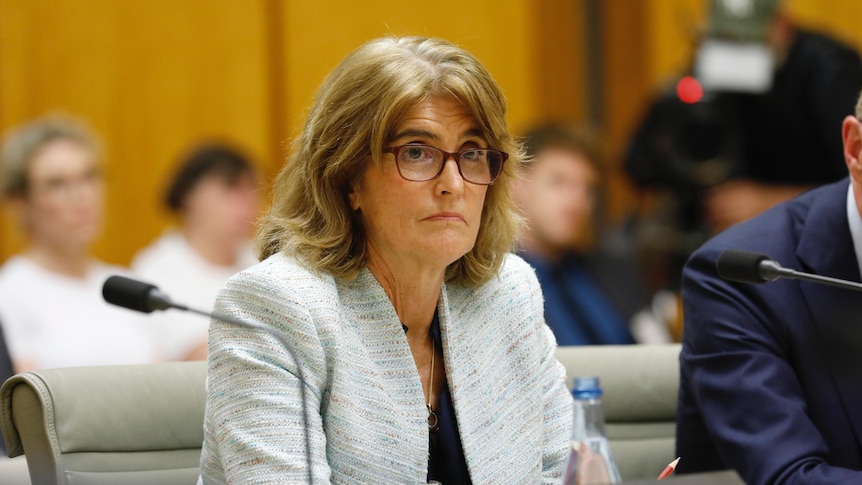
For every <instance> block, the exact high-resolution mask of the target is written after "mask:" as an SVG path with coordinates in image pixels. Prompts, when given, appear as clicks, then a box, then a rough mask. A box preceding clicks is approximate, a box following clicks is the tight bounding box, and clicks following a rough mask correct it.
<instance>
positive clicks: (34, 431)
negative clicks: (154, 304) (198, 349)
mask: <svg viewBox="0 0 862 485" xmlns="http://www.w3.org/2000/svg"><path fill="white" fill-rule="evenodd" d="M205 380H206V363H205V362H171V363H164V364H154V365H129V366H98V367H80V368H68V369H49V370H41V371H32V372H24V373H21V374H18V375H16V376H14V377H12V378H11V379H9V380H8V381H6V383H5V384H3V387H2V388H0V399H2V421H0V426H2V430H3V436H4V438H5V440H6V447H7V450H8V454H9V456H10V457H14V456H18V455H21V454H22V453H23V454H26V456H27V466H28V468H29V471H30V479H31V480H32V483H33V484H35V485H42V484H64V485H66V484H67V485H97V484H118V483H122V484H153V483H159V484H168V485H170V484H186V485H192V484H194V483H195V482H196V480H197V476H198V470H199V461H200V453H201V443H202V442H203V416H204V402H205V389H204V388H205Z"/></svg>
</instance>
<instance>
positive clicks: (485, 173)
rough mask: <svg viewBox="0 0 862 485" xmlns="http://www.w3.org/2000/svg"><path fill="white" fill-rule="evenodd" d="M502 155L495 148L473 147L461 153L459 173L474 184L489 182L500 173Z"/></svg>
mask: <svg viewBox="0 0 862 485" xmlns="http://www.w3.org/2000/svg"><path fill="white" fill-rule="evenodd" d="M501 168H503V155H502V153H500V152H498V151H496V150H489V149H484V148H482V149H479V148H477V149H475V150H467V151H466V152H463V153H462V154H461V174H462V175H463V176H464V180H467V181H468V182H473V183H474V184H484V185H487V184H490V183H493V182H494V180H496V179H497V177H498V176H499V175H500V169H501Z"/></svg>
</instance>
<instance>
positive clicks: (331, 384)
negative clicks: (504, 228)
mask: <svg viewBox="0 0 862 485" xmlns="http://www.w3.org/2000/svg"><path fill="white" fill-rule="evenodd" d="M438 305H439V306H438V314H439V320H440V329H441V332H442V339H443V355H444V359H445V365H446V375H447V379H448V385H449V388H450V389H451V393H452V400H453V403H454V407H455V412H456V416H457V419H458V426H459V430H460V434H461V441H462V443H463V447H464V455H465V458H466V461H467V467H468V469H469V471H470V476H471V478H472V481H473V483H474V484H499V483H518V484H538V483H554V484H556V483H559V482H560V481H561V476H562V472H563V466H564V462H565V460H566V450H567V448H568V441H569V437H570V427H571V420H572V400H571V397H570V395H569V393H568V392H567V390H566V387H565V382H564V376H565V371H564V369H563V367H562V366H561V365H560V364H559V363H558V362H557V361H556V360H555V359H554V348H555V345H556V343H555V341H554V337H553V336H552V334H551V332H550V331H549V329H548V327H547V326H546V325H545V324H544V319H543V301H542V294H541V290H540V289H539V284H538V281H537V280H536V277H535V274H534V273H533V270H532V269H531V268H530V267H529V266H528V265H527V264H526V263H525V262H524V261H523V260H522V259H520V258H518V257H517V256H514V255H509V256H507V258H506V260H505V262H504V264H503V266H502V268H501V270H500V273H499V275H498V276H497V277H496V278H494V279H492V280H491V281H490V282H488V283H486V284H485V285H483V286H481V287H480V288H478V289H467V288H463V287H456V286H453V285H444V287H443V289H442V291H441V294H440V300H439V304H438ZM216 307H217V308H216V310H217V311H219V312H225V313H228V314H230V315H233V316H235V317H238V318H242V319H246V320H250V321H253V322H255V323H256V324H258V325H261V326H263V327H266V328H268V329H269V330H270V331H271V332H276V333H278V334H281V335H282V336H284V337H285V338H286V340H287V341H289V342H292V345H293V348H294V351H295V352H296V353H297V355H298V358H299V361H300V365H302V369H303V372H304V375H305V385H306V386H307V391H308V392H307V396H308V406H309V409H310V410H311V412H310V414H311V416H312V419H311V423H310V430H309V432H310V433H311V444H312V460H313V465H312V469H313V473H314V477H315V483H369V484H419V483H425V482H426V473H427V468H428V426H427V423H426V416H427V415H426V410H425V395H424V392H423V390H422V385H421V383H420V380H419V373H418V371H417V370H416V365H415V364H414V362H413V357H412V354H411V353H410V348H409V346H408V344H407V338H406V337H405V335H404V331H403V330H402V328H401V323H400V321H399V319H398V316H397V315H396V313H395V310H394V308H393V307H392V304H391V303H390V301H389V299H388V297H387V296H386V293H385V292H384V290H383V287H382V286H380V284H379V283H378V282H377V280H376V279H375V277H374V276H373V275H372V274H371V272H369V271H368V270H367V269H366V270H364V271H363V272H362V273H361V274H360V276H359V277H358V278H357V279H355V280H353V281H343V280H340V279H335V278H333V277H331V276H325V275H321V274H316V273H313V272H311V271H309V270H307V269H305V268H303V267H302V266H300V265H299V264H298V263H297V262H296V261H295V260H293V259H291V258H290V257H288V256H285V255H283V254H277V255H274V256H272V257H270V258H268V259H267V260H265V261H263V262H262V263H260V264H258V265H256V266H254V267H252V268H250V269H249V270H246V271H244V272H242V273H240V274H238V275H237V276H235V277H234V278H233V279H231V280H230V282H229V283H228V284H227V286H226V287H225V289H224V290H223V291H222V293H221V294H220V296H219V298H218V301H217V304H216ZM209 352H210V353H209V370H208V378H207V405H206V418H205V423H204V431H205V438H204V444H203V451H202V456H201V476H202V479H203V482H204V483H205V484H222V483H302V482H304V481H305V477H306V473H307V468H306V464H305V463H306V460H305V453H304V450H305V442H304V435H303V427H302V413H301V406H300V391H299V389H300V388H299V385H300V383H299V380H298V379H297V378H296V374H297V371H296V365H297V364H296V363H295V362H294V361H293V360H292V359H291V358H290V357H289V354H288V353H287V352H286V351H285V350H284V348H283V345H282V344H280V343H279V340H278V339H277V338H274V337H273V336H272V335H271V334H268V333H266V332H263V331H260V330H254V329H249V328H242V327H238V326H235V325H230V324H224V323H221V322H218V321H213V322H212V324H211V327H210V337H209ZM444 485H445V484H444Z"/></svg>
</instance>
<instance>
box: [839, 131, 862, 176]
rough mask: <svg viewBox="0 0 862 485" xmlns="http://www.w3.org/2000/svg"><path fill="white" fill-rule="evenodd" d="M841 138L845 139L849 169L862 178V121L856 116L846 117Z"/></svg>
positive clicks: (845, 155)
mask: <svg viewBox="0 0 862 485" xmlns="http://www.w3.org/2000/svg"><path fill="white" fill-rule="evenodd" d="M841 138H842V140H843V141H844V162H845V163H846V164H847V170H849V171H850V173H852V174H856V175H857V177H856V178H857V179H860V180H862V177H860V176H862V121H859V119H858V118H856V117H855V116H848V117H846V118H844V122H843V123H842V124H841Z"/></svg>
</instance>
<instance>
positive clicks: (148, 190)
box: [0, 0, 862, 264]
mask: <svg viewBox="0 0 862 485" xmlns="http://www.w3.org/2000/svg"><path fill="white" fill-rule="evenodd" d="M786 3H787V4H788V7H789V9H790V11H791V12H792V13H793V14H794V15H795V16H796V17H797V18H798V19H799V20H800V21H801V22H802V23H803V24H805V25H813V26H816V27H818V28H822V29H826V30H828V31H830V32H832V33H834V34H836V35H838V36H839V37H841V38H843V39H844V40H846V41H847V42H849V43H851V44H853V45H855V46H856V47H857V48H858V49H860V50H862V30H860V29H859V25H862V2H860V1H859V0H786ZM703 7H704V0H472V1H467V2H465V1H463V0H438V1H436V2H415V1H405V0H377V1H374V0H369V1H363V2H354V1H352V0H337V1H336V0H145V1H125V0H0V132H6V131H7V130H8V129H9V128H11V127H13V126H15V125H17V124H19V123H21V122H23V121H26V120H28V119H30V118H32V117H35V116H39V115H42V114H45V113H48V112H52V111H63V112H67V113H70V114H72V115H75V116H78V117H80V118H83V119H84V120H86V121H87V122H88V123H89V124H90V125H91V126H92V128H93V129H94V130H95V131H96V132H97V133H98V134H99V135H100V137H101V138H102V140H103V142H104V144H105V146H106V148H107V157H106V158H107V160H106V162H107V170H108V204H107V207H108V210H107V220H106V225H105V229H104V233H103V236H102V237H101V238H100V240H99V241H98V243H97V245H96V247H95V252H96V254H97V255H98V256H99V257H101V258H103V259H105V260H107V261H110V262H114V263H120V264H125V263H127V262H128V261H129V260H130V258H131V257H132V255H133V254H134V253H135V251H137V250H138V249H139V248H140V247H142V246H144V245H145V244H147V243H148V242H149V241H150V240H151V239H153V238H155V237H156V236H157V235H158V234H159V233H160V232H161V231H162V230H163V229H164V228H165V227H166V226H167V225H168V224H170V220H169V218H168V216H167V214H166V213H164V211H162V210H161V208H160V206H159V202H158V201H159V197H160V194H161V190H162V186H163V184H164V182H165V178H166V177H167V176H168V175H169V174H170V172H171V169H172V167H173V164H174V163H175V162H176V160H177V158H178V157H179V156H180V155H181V154H182V153H183V151H184V150H185V149H187V148H188V147H189V146H190V145H192V144H193V143H195V142H198V141H200V140H202V139H212V138H223V139H227V140H229V141H232V142H234V143H236V144H239V145H240V146H242V147H244V148H245V149H246V150H247V151H248V152H249V153H250V154H251V155H252V156H253V157H254V158H255V161H256V163H257V164H258V166H259V167H260V169H261V171H262V173H263V174H264V176H265V177H266V179H267V180H268V179H269V178H270V177H271V176H272V175H274V174H275V173H276V171H277V170H278V168H279V167H280V165H281V163H282V158H283V155H284V147H285V144H286V141H287V140H288V139H290V138H291V137H292V136H293V135H295V134H296V132H297V130H298V129H299V126H300V124H301V121H302V118H303V115H304V113H305V111H306V109H307V107H308V105H309V104H310V101H311V98H312V96H313V95H314V92H315V90H316V88H317V86H318V85H319V84H320V82H321V80H322V79H323V77H324V76H325V75H326V73H327V72H329V71H330V70H331V69H332V68H333V67H334V66H335V65H336V64H337V63H338V62H339V61H340V60H341V59H342V58H343V57H344V56H345V55H346V54H347V53H349V52H350V51H351V50H353V49H354V48H356V47H357V46H358V45H359V44H361V43H362V42H364V41H366V40H369V39H371V38H375V37H379V36H381V35H386V34H397V35H410V34H418V35H430V36H440V37H445V38H447V39H449V40H452V41H454V42H456V43H458V44H460V45H462V46H463V47H465V48H466V49H468V50H469V51H471V52H473V53H474V54H475V55H476V56H477V57H479V58H480V59H481V60H482V61H483V62H484V63H485V64H486V66H487V67H488V69H489V70H490V71H491V73H492V74H493V75H494V77H495V78H496V79H497V81H498V82H499V84H500V85H501V86H502V88H503V91H504V92H505V94H506V96H507V98H508V100H509V104H510V118H509V121H510V126H511V128H512V130H513V131H514V132H515V133H518V132H521V131H522V130H524V129H526V128H527V127H529V126H530V125H531V124H532V123H535V122H538V121H543V120H547V119H565V120H572V121H589V120H593V121H597V122H598V123H599V124H598V128H599V129H600V133H601V134H602V135H603V141H604V147H605V150H606V152H607V155H608V157H609V159H610V160H611V161H612V162H613V163H618V160H619V156H620V154H621V153H622V150H623V148H624V146H625V142H626V139H627V137H628V135H629V132H630V130H631V129H632V127H633V126H634V125H635V124H636V123H637V121H638V118H639V116H640V114H641V112H642V110H643V109H644V106H645V103H646V102H647V101H648V99H649V97H650V95H651V93H653V92H654V90H655V89H657V88H658V87H659V86H661V85H662V83H664V82H665V81H666V80H667V79H668V78H669V77H670V76H672V75H673V74H674V73H676V72H678V71H679V69H680V68H681V67H682V66H683V65H684V64H685V61H686V59H688V57H689V55H690V49H691V42H690V39H691V36H692V35H693V32H695V30H696V27H697V25H698V24H699V22H700V21H701V18H702V13H703ZM611 193H612V196H613V198H612V203H611V206H610V213H611V215H615V216H619V215H621V214H624V213H625V212H626V211H627V210H629V208H630V207H631V205H632V204H633V203H634V200H633V198H632V196H631V195H630V190H629V189H628V187H627V184H626V182H625V179H624V177H622V176H621V175H620V174H619V172H618V171H616V172H615V177H614V183H613V185H612V192H611ZM21 244H22V241H21V238H20V235H19V234H18V231H17V228H15V227H14V223H13V221H12V220H11V219H10V217H9V216H8V214H6V213H5V212H4V213H3V214H2V215H0V261H2V260H4V259H5V258H6V257H8V256H9V255H10V254H12V253H13V252H14V251H16V250H18V249H19V248H20V247H21Z"/></svg>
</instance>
